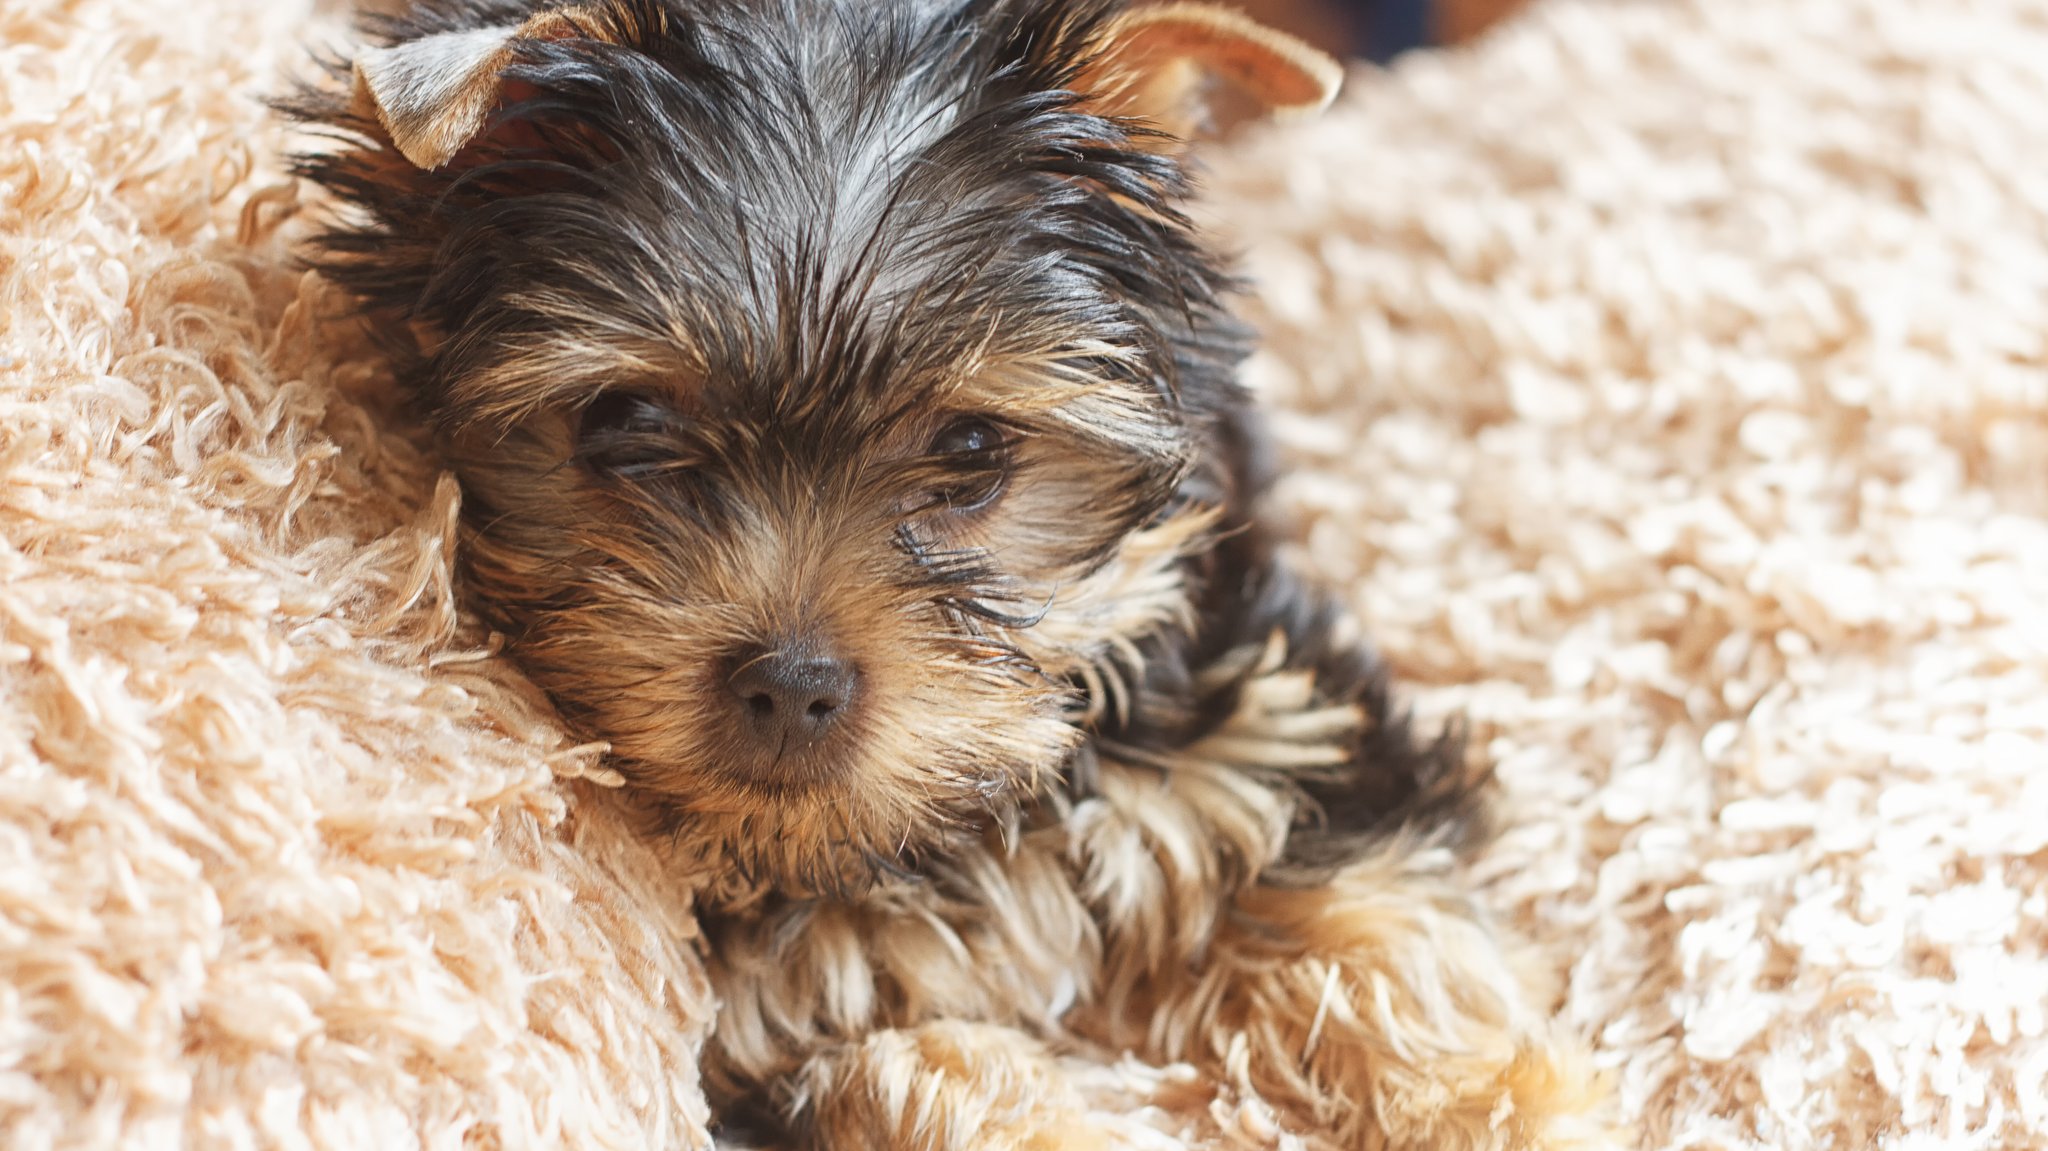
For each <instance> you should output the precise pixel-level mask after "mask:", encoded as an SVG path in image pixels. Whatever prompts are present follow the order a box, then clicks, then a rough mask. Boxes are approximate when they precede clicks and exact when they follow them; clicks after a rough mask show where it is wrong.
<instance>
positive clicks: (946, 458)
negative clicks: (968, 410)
mask: <svg viewBox="0 0 2048 1151" xmlns="http://www.w3.org/2000/svg"><path fill="white" fill-rule="evenodd" d="M1009 449H1010V440H1009V438H1008V437H1007V436H1005V435H1004V434H1003V431H1002V429H1001V428H998V427H996V425H994V424H992V423H990V422H989V421H987V420H984V419H981V418H979V417H975V416H969V417H967V418H965V419H959V420H955V421H953V422H952V423H950V424H948V425H946V427H945V428H944V430H942V431H940V432H939V434H938V435H937V436H935V437H933V438H932V446H931V448H930V449H929V452H930V454H931V455H932V456H933V457H934V458H935V459H936V460H937V461H938V462H939V463H941V464H942V465H943V466H944V467H945V469H946V471H947V473H948V478H947V481H946V482H945V483H944V484H942V485H940V486H939V487H938V488H937V489H936V490H935V491H933V492H932V495H933V497H934V499H935V502H936V503H937V504H938V505H939V506H941V507H943V508H945V509H946V510H948V511H955V512H971V511H979V510H980V509H982V508H985V507H987V506H988V505H989V504H990V503H991V502H993V501H994V500H995V498H996V497H997V496H998V495H1000V494H1002V491H1003V485H1004V484H1005V483H1006V482H1007V481H1008V480H1009V473H1010V450H1009Z"/></svg>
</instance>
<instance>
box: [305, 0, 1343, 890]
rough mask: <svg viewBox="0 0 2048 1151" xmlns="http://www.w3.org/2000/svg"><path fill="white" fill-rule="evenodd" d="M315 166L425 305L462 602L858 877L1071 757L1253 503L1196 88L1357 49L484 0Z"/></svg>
mask: <svg viewBox="0 0 2048 1151" xmlns="http://www.w3.org/2000/svg"><path fill="white" fill-rule="evenodd" d="M387 32H388V34H387V37H386V38H387V41H388V43H387V46H385V47H383V48H380V49H376V50H373V51H370V52H368V53H366V54H364V55H363V56H362V57H361V58H360V59H358V60H357V61H356V62H355V65H354V72H353V75H354V83H355V91H354V95H353V97H352V100H351V101H348V102H344V101H340V100H335V101H332V102H330V103H328V104H327V105H324V106H316V107H314V108H313V111H312V115H314V116H315V117H317V118H318V119H319V120H321V121H322V122H323V123H325V124H326V125H328V126H329V127H330V128H334V129H338V130H339V134H340V138H341V140H342V146H340V147H338V148H334V149H330V150H327V151H324V152H322V153H319V154H315V155H312V156H309V157H307V158H306V159H305V161H304V170H305V171H306V172H307V173H308V174H310V175H312V176H313V177H315V178H316V179H318V180H320V181H321V182H323V183H325V184H327V185H328V186H329V187H331V188H333V189H335V190H336V191H337V192H338V193H339V194H340V196H341V198H342V200H343V202H344V204H345V205H346V207H345V211H346V213H347V214H346V215H345V216H344V222H343V223H342V224H341V226H339V227H337V228H336V229H335V230H334V231H333V232H331V233H330V234H329V235H327V236H326V237H325V239H324V251H323V254H322V257H321V261H322V264H323V266H324V267H325V268H327V269H328V270H329V272H330V273H331V274H332V275H334V276H335V277H336V278H338V279H340V280H341V281H342V282H343V283H344V284H346V285H348V286H349V287H351V288H353V289H354V290H356V291H357V292H359V293H360V294H361V295H362V296H363V297H364V298H365V299H366V301H367V302H368V304H369V306H370V308H371V310H372V314H373V315H376V316H379V317H380V318H382V319H384V320H385V321H387V322H388V325H389V326H390V327H391V328H392V329H393V330H400V331H405V332H407V333H409V335H410V337H412V339H413V340H414V341H416V344H417V348H416V350H415V349H413V348H410V347H409V348H408V349H407V350H406V352H405V355H406V357H407V358H408V362H409V368H408V370H409V371H410V373H411V374H412V376H413V377H414V380H415V383H416V385H417V390H418V394H419V395H420V397H421V399H422V402H423V403H424V404H425V406H426V407H427V409H428V410H429V411H430V412H432V413H433V415H434V417H435V419H436V420H437V422H438V425H439V430H440V432H441V435H442V439H443V442H444V443H445V445H446V448H447V451H448V453H449V457H450V460H451V462H452V464H453V466H454V467H455V468H456V470H457V471H458V473H459V474H460V476H461V478H462V481H463V486H464V489H465V492H466V501H467V503H466V522H467V525H468V537H469V538H468V540H467V546H468V554H467V557H466V563H467V566H466V571H467V575H468V579H469V583H470V586H471V587H472V589H473V590H474V592H475V593H477V595H478V596H479V597H480V600H481V605H482V606H483V607H484V608H485V609H486V610H487V611H488V612H489V613H490V614H492V615H493V616H494V618H496V619H497V620H498V621H499V622H500V624H501V626H503V627H504V628H505V630H506V631H507V632H508V633H509V635H510V636H511V638H512V641H513V644H514V649H515V651H516V652H517V654H518V656H519V658H520V659H521V660H522V662H523V663H524V665H525V666H526V667H527V668H528V669H529V670H530V672H531V673H532V674H533V675H534V676H535V677H536V678H537V679H538V680H539V682H540V683H541V684H542V685H543V686H545V687H546V688H547V689H548V690H549V691H550V692H551V693H552V694H553V696H554V698H555V699H556V700H557V701H558V703H559V704H560V706H561V707H562V709H563V711H564V712H565V714H566V715H567V716H569V717H570V718H571V719H572V721H573V722H575V723H577V724H579V725H580V726H582V727H583V728H585V729H586V730H587V731H588V732H589V733H591V734H592V735H594V736H597V737H599V738H602V739H605V740H608V741H609V742H610V743H611V745H612V748H613V749H614V752H615V753H616V757H617V762H618V764H619V766H620V767H621V768H622V769H623V770H624V772H625V773H626V774H627V776H628V777H629V778H630V779H631V780H632V781H633V783H634V784H635V785H637V786H638V787H640V788H642V789H644V790H645V791H647V792H649V793H651V794H653V795H656V796H658V797H660V799H661V800H662V801H663V802H664V803H665V804H666V805H667V806H668V807H669V809H670V810H672V811H673V812H674V813H675V814H676V815H677V816H678V818H679V820H680V821H681V822H682V823H683V824H685V825H686V826H688V827H689V828H691V829H692V831H693V832H694V833H701V834H703V835H704V836H705V839H706V842H714V843H716V844H718V845H719V846H720V847H722V848H723V850H724V851H725V853H726V855H727V857H728V858H729V859H730V860H732V861H733V862H735V863H737V864H739V865H740V866H741V867H743V868H753V869H758V870H759V871H761V872H763V873H765V874H766V875H767V876H769V877H772V878H775V879H778V880H780V881H782V882H785V883H789V884H794V885H797V886H806V887H811V888H825V887H832V886H835V885H841V884H846V883H855V882H859V881H860V880H862V879H863V878H864V877H866V876H868V875H869V874H870V873H871V872H872V869H873V868H875V867H882V866H888V865H890V864H892V863H893V862H895V861H897V860H900V859H902V858H904V857H905V856H907V855H912V854H914V853H915V852H916V851H918V850H919V849H920V848H924V847H928V846H930V845H932V844H933V843H934V842H935V841H936V840H937V839H938V838H939V837H940V836H942V835H943V834H944V833H945V831H946V829H947V828H948V827H950V826H956V825H957V824H958V823H959V821H960V820H961V819H962V818H963V817H966V816H968V815H970V814H971V813H974V812H979V811H985V810H987V809H988V808H989V807H990V806H991V805H998V804H1000V803H1002V802H1003V801H1004V800H1005V799H1006V798H1008V797H1013V796H1017V795H1022V794H1027V793H1029V792H1030V791H1032V790H1033V789H1035V788H1036V787H1038V786H1039V785H1040V784H1041V783H1042V782H1044V781H1046V780H1048V779H1050V778H1052V777H1054V775H1055V774H1056V773H1057V772H1059V771H1060V770H1061V769H1062V768H1063V766H1064V765H1065V764H1066V762H1067V760H1068V758H1069V757H1070V756H1071V754H1072V753H1073V749H1074V747H1075V746H1076V744H1077V742H1078V740H1079V738H1080V732H1081V729H1082V726H1083V722H1084V721H1085V720H1086V718H1087V716H1088V715H1089V714H1091V712H1092V711H1096V710H1100V709H1104V708H1109V709H1114V708H1115V707H1117V706H1119V693H1120V692H1122V691H1124V690H1126V688H1125V686H1124V685H1125V682H1126V680H1127V678H1128V673H1129V672H1130V671H1131V670H1132V664H1133V661H1135V660H1137V659H1139V658H1140V652H1141V650H1142V648H1143V646H1144V644H1145V643H1146V642H1147V640H1148V637H1151V636H1154V635H1156V634H1158V633H1161V632H1162V631H1165V630H1169V629H1173V628H1175V627H1179V626H1182V625H1183V624H1184V622H1185V619H1184V617H1185V616H1186V614H1187V611H1188V603H1189V595H1190V587H1189V573H1188V567H1187V557H1189V556H1190V555H1191V554H1194V553H1196V552H1199V551H1200V550H1201V549H1202V548H1204V547H1205V546H1206V543H1207V541H1208V539H1209V538H1210V537H1211V535H1212V533H1213V532H1214V530H1215V529H1216V527H1217V516H1218V510H1217V509H1218V507H1219V506H1220V505H1221V504H1222V503H1223V502H1225V501H1226V500H1227V497H1228V493H1227V492H1224V491H1222V490H1220V489H1221V488H1222V487H1223V486H1224V484H1223V482H1222V481H1221V480H1219V479H1218V476H1217V474H1212V473H1213V472H1214V471H1215V470H1214V469H1209V470H1208V471H1205V470H1204V469H1203V468H1202V466H1201V463H1202V461H1201V456H1202V454H1203V452H1204V451H1205V450H1207V448H1206V447H1205V443H1206V439H1205V438H1206V437H1208V436H1209V435H1211V434H1212V431H1211V427H1210V425H1211V424H1212V423H1213V422H1214V420H1215V418H1216V409H1217V408H1218V407H1219V406H1220V405H1224V404H1226V403H1229V402H1232V401H1233V397H1234V392H1233V390H1232V389H1233V385H1232V384H1231V383H1230V382H1229V377H1230V372H1231V369H1232V367H1233V365H1234V362H1235V359H1236V357H1237V355H1238V354H1239V341H1238V339H1237V337H1236V334H1235V332H1234V329H1232V328H1231V326H1230V325H1229V323H1228V321H1227V320H1226V318H1225V317H1224V315H1223V313H1222V312H1221V309H1220V303H1219V293H1220V292H1221V291H1222V290H1223V289H1224V287H1225V281H1224V278H1223V276H1222V274H1221V273H1220V271H1219V270H1218V267H1217V265H1216V262H1215V261H1214V260H1213V259H1212V258H1211V256H1210V255H1209V254H1208V252H1207V251H1206V249H1205V248H1204V247H1203V245H1202V244H1201V243H1200V242H1199V240H1198V239H1197V237H1196V236H1195V235H1194V234H1193V233H1192V232H1191V231H1190V228H1189V226H1188V223H1187V221H1186V220H1185V219H1184V218H1183V217H1182V216H1181V215H1180V214H1179V212H1178V211H1177V210H1176V206H1175V205H1176V203H1177V202H1178V200H1179V198H1180V197H1181V195H1182V193H1183V190H1184V188H1183V174H1182V170H1181V166H1180V161H1179V159H1178V158H1177V145H1176V143H1175V135H1174V134H1175V133H1177V132H1179V131H1180V130H1182V129H1183V128H1185V127H1186V126H1187V123H1188V119H1187V117H1188V116H1189V114H1191V113H1192V112H1193V111H1194V109H1195V108H1196V101H1197V97H1198V94H1199V91H1200V88H1201V85H1202V83H1203V82H1204V80H1205V79H1208V78H1212V77H1213V76H1215V75H1217V74H1221V75H1223V76H1225V77H1227V78H1230V79H1233V80H1235V81H1237V82H1238V86H1239V87H1240V88H1242V89H1244V90H1247V91H1249V92H1250V93H1251V94H1252V95H1253V96H1255V97H1257V98H1259V99H1261V100H1262V101H1264V102H1265V103H1267V104H1269V105H1274V106H1280V107H1296V106H1299V107H1312V106H1319V105H1320V104H1321V103H1323V102H1324V101H1326V100H1327V99H1328V98H1329V95H1330V94H1331V92H1332V91H1333V89H1334V86H1335V83H1336V71H1335V67H1334V65H1333V64H1331V63H1330V62H1329V61H1328V60H1326V59H1324V58H1323V57H1321V56H1319V55H1318V54H1315V53H1313V52H1312V51H1310V50H1308V49H1306V48H1303V47H1302V46H1300V45H1298V44H1295V43H1294V42H1292V41H1290V40H1287V39H1286V38H1284V37H1280V36H1277V35H1274V34H1272V33H1269V32H1267V31H1265V30H1263V29H1259V28H1257V27H1255V26H1253V25H1250V24H1248V23H1247V22H1245V21H1244V20H1243V19H1242V18H1240V17H1236V16H1233V15H1230V14H1228V13H1225V12H1223V11H1221V10H1218V9H1213V8H1210V7H1207V6H1198V5H1168V6H1162V7H1156V8H1142V9H1133V10H1129V11H1125V10H1123V9H1121V8H1120V7H1118V6H1116V5H1112V4H1106V3H1099V2H1092V0H1091V2H1084V0H964V2H962V0H953V2H948V0H927V2H900V3H874V2H872V0H805V2H798V3H790V2H782V0H777V2H769V0H758V2H756V0H726V2H721V3H682V2H679V0H671V2H667V3H664V2H661V0H591V2H588V3H585V4H582V5H580V6H575V7H564V8H538V9H536V8H535V6H533V5H532V4H530V3H528V4H521V3H487V2H483V0H469V2H467V3H456V4H449V5H443V6H440V7H434V6H429V7H428V8H427V9H426V10H424V11H423V12H421V13H419V14H417V15H415V16H413V17H410V18H408V19H407V20H406V21H405V22H403V23H401V24H398V25H395V26H393V27H391V28H390V29H388V30H387Z"/></svg>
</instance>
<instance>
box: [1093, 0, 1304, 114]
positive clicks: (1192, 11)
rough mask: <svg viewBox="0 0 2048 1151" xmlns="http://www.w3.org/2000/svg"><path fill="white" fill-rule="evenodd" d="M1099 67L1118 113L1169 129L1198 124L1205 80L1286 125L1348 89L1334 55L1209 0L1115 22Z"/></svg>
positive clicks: (1139, 11) (1188, 0) (1185, 1)
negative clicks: (1227, 86) (1214, 80)
mask: <svg viewBox="0 0 2048 1151" xmlns="http://www.w3.org/2000/svg"><path fill="white" fill-rule="evenodd" d="M1100 69H1101V80H1102V81H1103V85H1102V90H1103V91H1104V93H1105V96H1106V99H1107V100H1108V102H1109V104H1110V106H1111V107H1112V108H1113V110H1115V111H1118V112H1120V113H1121V112H1127V111H1128V112H1136V113H1138V114H1141V115H1146V116H1149V117H1151V118H1153V119H1156V120H1159V121H1161V122H1164V123H1174V122H1177V121H1180V120H1183V119H1190V118H1194V114H1195V112H1196V108H1197V106H1198V105H1199V104H1200V98H1199V95H1198V92H1199V87H1200V85H1199V78H1200V77H1201V76H1202V75H1204V74H1206V75H1212V76H1217V77H1221V78H1223V79H1226V80H1228V81H1230V82H1231V84H1232V85H1234V86H1235V87H1237V88H1238V89H1240V90H1242V91H1243V92H1244V93H1245V94H1247V95H1248V96H1250V97H1251V98H1252V99H1253V100H1255V101H1257V102H1258V104H1259V105H1260V106H1261V107H1263V108H1264V109H1265V110H1266V112H1267V113H1268V114H1269V115H1272V116H1275V117H1279V118H1287V119H1294V118H1300V117H1304V116H1311V115H1314V114H1315V113H1317V112H1320V111H1322V110H1323V109H1324V108H1327V107H1329V105H1330V103H1331V102H1332V101H1333V100H1335V99H1336V98H1337V94H1338V92H1339V91H1340V90H1341V89H1342V87H1343V84H1344V65H1343V64H1342V63H1340V62H1339V61H1338V60H1337V59H1336V58H1335V57H1333V56H1331V55H1330V54H1328V53H1326V52H1323V51H1321V50H1320V49H1317V48H1315V47H1314V46H1312V45H1310V44H1308V43H1306V42H1305V41H1303V40H1300V39H1298V38H1297V37H1294V36H1292V35H1289V34H1288V33H1285V32H1281V31H1279V30H1277V29H1274V28H1269V27H1267V26H1266V25H1264V24H1261V23H1259V22H1258V21H1256V20H1253V19H1252V18H1251V17H1249V16H1247V15H1245V14H1244V13H1242V12H1239V11H1237V10H1236V9H1233V8H1229V7H1225V6H1224V5H1221V4H1213V3H1206V2H1203V0H1178V2H1173V3H1164V4H1152V5H1147V6H1145V7H1141V8H1133V9H1131V10H1129V11H1127V12H1126V13H1124V14H1123V15H1122V16H1120V17H1118V18H1116V19H1115V20H1113V21H1112V22H1111V23H1110V26H1109V29H1108V36H1107V43H1106V44H1105V48H1104V53H1103V59H1102V63H1101V65H1100Z"/></svg>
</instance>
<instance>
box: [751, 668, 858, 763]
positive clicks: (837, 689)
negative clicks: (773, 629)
mask: <svg viewBox="0 0 2048 1151" xmlns="http://www.w3.org/2000/svg"><path fill="white" fill-rule="evenodd" d="M726 684H727V685H728V686H730V687H731V688H732V693H733V695H734V696H735V697H737V698H738V699H739V702H740V711H741V713H742V714H743V715H744V717H745V720H744V722H745V723H746V724H747V725H748V728H749V729H750V730H751V731H752V732H753V733H754V735H755V737H756V738H758V739H760V740H762V741H763V742H769V741H773V742H774V743H775V744H776V745H777V746H778V747H786V748H796V747H801V746H803V745H804V744H807V743H809V742H811V741H812V740H814V739H817V738H818V737H819V736H821V735H823V734H825V732H826V730H827V729H829V728H830V727H831V726H832V725H833V724H835V723H837V722H838V721H839V720H841V719H843V718H845V716H846V713H847V711H848V709H849V708H850V707H851V705H852V703H853V696H854V692H855V691H857V690H858V689H859V688H860V671H859V669H857V668H855V667H854V665H853V664H851V663H849V662H847V661H846V660H843V659H840V658H838V656H836V655H835V654H833V653H832V651H831V650H830V649H829V648H826V647H824V646H823V645H821V644H818V643H815V642H813V643H805V644H791V645H783V646H780V647H775V648H756V649H754V650H753V651H748V652H743V653H741V654H740V656H739V658H738V660H737V661H736V662H735V665H734V668H733V672H732V675H731V676H730V677H728V678H727V679H726Z"/></svg>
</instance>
